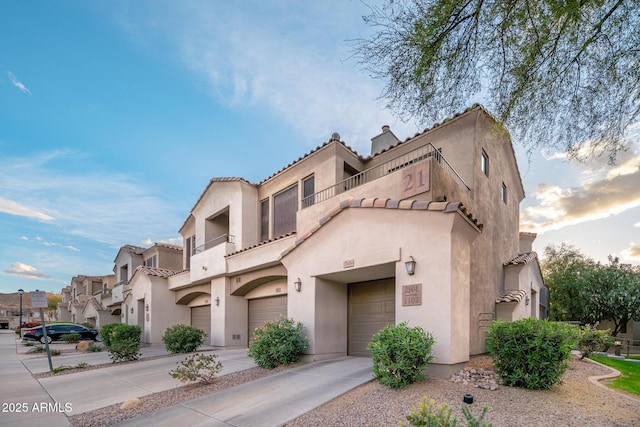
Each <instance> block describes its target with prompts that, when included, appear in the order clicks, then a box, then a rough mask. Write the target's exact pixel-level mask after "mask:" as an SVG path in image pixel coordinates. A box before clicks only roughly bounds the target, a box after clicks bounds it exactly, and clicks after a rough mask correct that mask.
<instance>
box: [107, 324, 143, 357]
mask: <svg viewBox="0 0 640 427" xmlns="http://www.w3.org/2000/svg"><path fill="white" fill-rule="evenodd" d="M105 328H106V333H105ZM102 332H103V334H104V335H103V336H102V340H103V343H104V344H105V346H106V347H107V351H108V352H109V358H111V361H112V362H114V363H115V362H120V361H129V360H138V359H139V358H140V334H141V333H142V329H141V328H140V326H137V325H125V324H123V323H110V324H108V325H104V326H103V327H102Z"/></svg>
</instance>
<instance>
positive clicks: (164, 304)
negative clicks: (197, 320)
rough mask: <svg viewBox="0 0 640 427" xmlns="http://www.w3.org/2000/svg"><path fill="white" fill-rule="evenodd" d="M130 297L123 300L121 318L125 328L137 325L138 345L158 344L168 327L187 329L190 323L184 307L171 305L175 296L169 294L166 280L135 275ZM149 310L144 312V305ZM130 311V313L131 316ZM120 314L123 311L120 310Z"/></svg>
mask: <svg viewBox="0 0 640 427" xmlns="http://www.w3.org/2000/svg"><path fill="white" fill-rule="evenodd" d="M129 284H130V286H131V296H130V297H129V298H127V304H126V309H127V310H128V312H127V313H126V314H127V315H126V316H125V318H126V322H125V323H128V324H129V325H138V326H140V327H141V328H142V329H143V331H142V342H144V343H149V344H157V343H162V335H164V331H165V330H166V329H167V328H168V327H169V326H172V325H176V324H184V325H188V324H189V322H190V321H191V318H190V314H191V313H190V311H189V308H188V307H187V306H184V305H180V304H175V296H174V293H173V292H172V291H170V290H169V287H168V285H167V279H165V278H162V277H156V276H148V275H145V274H142V273H141V272H137V273H136V274H135V275H134V276H133V277H132V279H131V281H130V282H129ZM147 304H148V305H149V310H148V311H147V310H146V305H147ZM131 308H133V313H131ZM123 310H124V307H123Z"/></svg>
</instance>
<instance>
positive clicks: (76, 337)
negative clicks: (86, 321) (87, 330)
mask: <svg viewBox="0 0 640 427" xmlns="http://www.w3.org/2000/svg"><path fill="white" fill-rule="evenodd" d="M60 338H61V339H62V341H64V342H66V343H67V344H72V343H74V342H78V341H80V338H82V336H81V335H80V334H79V333H77V332H72V333H70V334H63V335H62V336H60Z"/></svg>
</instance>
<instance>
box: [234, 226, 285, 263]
mask: <svg viewBox="0 0 640 427" xmlns="http://www.w3.org/2000/svg"><path fill="white" fill-rule="evenodd" d="M295 234H296V232H295V231H292V232H291V233H287V234H283V235H282V236H278V237H274V238H273V239H269V240H265V241H264V242H260V243H258V244H255V245H253V246H249V247H247V248H242V249H240V250H238V251H235V252H232V253H230V254H228V255H225V256H224V257H225V258H227V257H230V256H231V255H235V254H239V253H240V252H245V251H248V250H250V249H253V248H257V247H258V246H263V245H266V244H267V243H271V242H275V241H276V240H281V239H284V238H285V237H289V236H294V235H295Z"/></svg>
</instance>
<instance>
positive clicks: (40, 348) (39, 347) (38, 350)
mask: <svg viewBox="0 0 640 427" xmlns="http://www.w3.org/2000/svg"><path fill="white" fill-rule="evenodd" d="M46 351H47V349H45V348H44V346H43V345H37V346H35V347H33V348H30V349H29V351H28V352H27V353H44V352H46Z"/></svg>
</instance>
